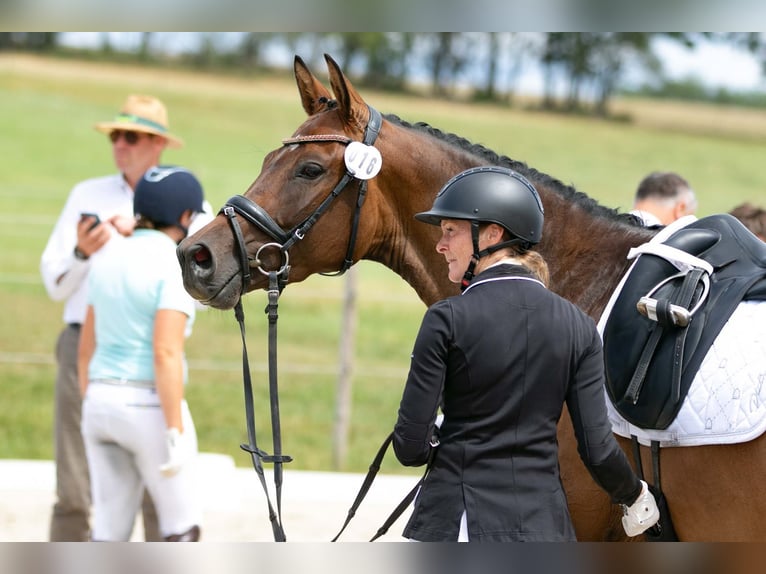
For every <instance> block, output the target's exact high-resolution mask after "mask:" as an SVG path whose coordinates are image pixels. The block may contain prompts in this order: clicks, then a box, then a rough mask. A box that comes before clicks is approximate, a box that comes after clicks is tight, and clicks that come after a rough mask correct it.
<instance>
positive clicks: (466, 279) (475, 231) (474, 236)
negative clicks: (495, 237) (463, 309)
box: [460, 219, 530, 292]
mask: <svg viewBox="0 0 766 574" xmlns="http://www.w3.org/2000/svg"><path fill="white" fill-rule="evenodd" d="M471 241H472V242H473V255H471V262H470V263H469V264H468V269H466V270H465V273H463V279H462V281H460V291H461V292H462V291H465V290H466V288H467V287H468V285H470V284H471V281H472V280H473V276H474V270H475V269H476V264H477V263H478V262H479V259H481V258H482V257H486V256H487V255H490V254H492V253H494V252H495V251H499V250H500V249H504V248H506V247H510V246H511V245H518V244H522V248H523V249H524V250H525V251H526V250H527V249H529V247H530V245H529V242H528V241H525V240H524V239H521V238H520V237H514V238H513V239H509V240H507V241H502V242H500V243H496V244H495V245H491V246H489V247H487V248H486V249H482V250H481V251H479V222H478V221H477V220H475V219H473V220H471Z"/></svg>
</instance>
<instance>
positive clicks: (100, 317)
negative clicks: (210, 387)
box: [88, 229, 194, 382]
mask: <svg viewBox="0 0 766 574" xmlns="http://www.w3.org/2000/svg"><path fill="white" fill-rule="evenodd" d="M112 243H114V245H110V250H109V253H108V254H105V256H104V257H100V258H98V259H97V260H94V261H93V264H92V266H91V270H90V274H89V277H88V303H89V304H90V305H93V310H94V313H95V319H96V323H95V327H96V350H95V353H94V355H93V358H92V360H91V362H90V367H89V370H88V378H89V379H90V380H94V379H127V380H130V381H153V380H154V347H153V338H154V335H153V333H154V318H155V315H156V313H157V310H158V309H174V310H177V311H181V312H182V313H185V314H186V315H187V316H188V320H187V323H186V336H187V337H188V336H189V335H190V334H191V328H192V324H193V322H194V300H193V299H192V297H191V296H190V295H189V294H188V293H187V292H186V290H185V289H184V286H183V279H182V276H181V267H180V265H179V263H178V259H177V258H176V244H175V242H174V241H173V240H172V239H171V238H170V237H168V236H167V235H166V234H165V233H163V232H162V231H157V230H154V229H137V230H135V232H134V233H133V235H132V236H131V237H128V238H125V239H123V240H122V241H116V242H112ZM186 378H187V366H186V360H185V359H184V382H185V381H186Z"/></svg>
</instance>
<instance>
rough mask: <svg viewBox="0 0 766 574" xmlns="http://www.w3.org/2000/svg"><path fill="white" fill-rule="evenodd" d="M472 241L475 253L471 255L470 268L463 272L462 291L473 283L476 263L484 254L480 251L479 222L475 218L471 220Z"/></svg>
mask: <svg viewBox="0 0 766 574" xmlns="http://www.w3.org/2000/svg"><path fill="white" fill-rule="evenodd" d="M471 241H472V242H473V255H471V262H470V263H469V264H468V269H466V270H465V273H463V280H462V281H460V291H461V292H462V291H465V290H466V288H467V287H468V286H469V285H470V284H471V280H472V279H473V271H474V269H476V264H477V263H478V262H479V259H481V256H482V254H481V253H480V252H479V222H478V221H476V220H475V219H472V220H471Z"/></svg>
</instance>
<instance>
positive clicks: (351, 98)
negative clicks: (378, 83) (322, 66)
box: [324, 54, 369, 125]
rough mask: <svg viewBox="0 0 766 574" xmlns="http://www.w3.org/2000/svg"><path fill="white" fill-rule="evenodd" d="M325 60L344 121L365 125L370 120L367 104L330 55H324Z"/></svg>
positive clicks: (331, 85)
mask: <svg viewBox="0 0 766 574" xmlns="http://www.w3.org/2000/svg"><path fill="white" fill-rule="evenodd" d="M324 59H325V61H326V62H327V70H328V72H329V74H330V87H331V88H332V91H333V93H334V94H335V99H336V100H337V101H338V108H339V110H340V113H341V115H342V116H343V120H344V121H345V122H346V123H347V124H350V123H353V122H352V121H351V120H352V119H353V120H355V121H356V123H358V124H360V125H365V124H366V123H367V121H368V119H369V110H368V109H367V104H366V103H365V101H364V100H363V99H362V96H360V95H359V93H358V92H357V91H356V89H354V86H352V85H351V82H349V81H348V80H347V79H346V76H344V75H343V72H342V71H341V69H340V66H338V64H337V62H336V61H335V60H333V59H332V58H331V57H330V56H329V55H328V54H325V55H324Z"/></svg>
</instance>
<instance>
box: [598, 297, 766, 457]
mask: <svg viewBox="0 0 766 574" xmlns="http://www.w3.org/2000/svg"><path fill="white" fill-rule="evenodd" d="M604 397H605V398H606V403H607V411H608V415H609V420H610V421H611V423H612V430H613V431H614V432H615V434H618V435H620V436H624V437H630V436H631V435H635V436H637V437H638V440H639V442H640V443H642V444H649V442H650V441H652V440H657V441H660V446H698V445H703V444H731V443H736V442H746V441H749V440H752V439H754V438H756V437H757V436H760V435H761V434H762V433H763V432H764V431H766V302H761V301H753V302H749V301H747V302H743V303H740V304H739V306H738V307H737V309H736V310H735V311H734V313H733V314H732V316H731V317H730V318H729V321H728V322H727V323H726V325H724V327H723V329H722V330H721V332H720V333H719V334H718V337H717V338H716V340H715V342H714V343H713V345H712V346H711V347H710V349H709V350H708V353H707V355H705V358H704V360H703V361H702V365H701V366H700V369H699V371H698V372H697V375H696V376H695V377H694V380H693V381H692V384H691V387H690V388H689V393H688V394H687V396H686V398H685V399H684V402H683V405H682V406H681V409H680V411H679V412H678V416H677V417H676V420H675V421H673V422H672V423H671V424H670V426H669V427H668V428H667V429H665V430H646V429H641V428H638V427H636V426H634V425H632V424H630V423H629V422H628V421H626V420H625V419H623V418H622V417H621V416H620V414H619V413H618V412H617V411H616V409H615V408H614V406H612V402H611V401H610V400H609V396H608V395H607V394H606V391H605V392H604Z"/></svg>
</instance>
